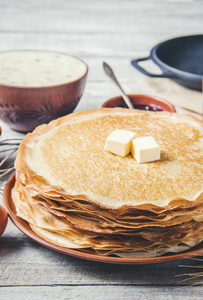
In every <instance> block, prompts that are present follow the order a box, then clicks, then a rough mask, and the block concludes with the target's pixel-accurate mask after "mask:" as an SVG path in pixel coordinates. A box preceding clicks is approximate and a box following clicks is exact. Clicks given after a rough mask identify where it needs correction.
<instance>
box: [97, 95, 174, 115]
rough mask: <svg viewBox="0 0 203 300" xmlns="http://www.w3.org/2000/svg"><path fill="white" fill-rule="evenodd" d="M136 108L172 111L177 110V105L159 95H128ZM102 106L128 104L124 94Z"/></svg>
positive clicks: (122, 105) (124, 105)
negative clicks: (123, 96)
mask: <svg viewBox="0 0 203 300" xmlns="http://www.w3.org/2000/svg"><path fill="white" fill-rule="evenodd" d="M128 96H129V98H130V100H131V102H132V104H133V106H134V108H136V109H140V110H147V111H148V110H150V111H170V112H176V110H175V107H174V106H173V105H172V104H171V103H170V102H168V101H166V100H164V99H161V98H159V97H154V96H148V95H141V94H135V95H128ZM102 107H111V108H113V107H126V108H127V106H126V104H125V102H124V100H123V98H122V96H117V97H114V98H111V99H109V100H107V101H106V102H104V104H103V105H102Z"/></svg>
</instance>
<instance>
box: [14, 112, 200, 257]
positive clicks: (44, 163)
mask: <svg viewBox="0 0 203 300" xmlns="http://www.w3.org/2000/svg"><path fill="white" fill-rule="evenodd" d="M115 129H124V130H130V131H133V132H135V133H136V137H142V136H148V135H152V136H153V137H154V139H155V140H156V141H157V143H158V144H159V145H160V149H161V159H160V160H159V161H154V162H150V163H141V164H140V163H137V161H136V160H135V159H134V158H133V156H132V155H131V154H129V155H128V156H126V157H124V158H123V157H120V156H117V155H114V154H112V153H110V152H108V151H107V150H105V147H104V145H105V141H106V139H107V137H108V136H109V134H110V133H111V132H113V131H114V130H115ZM15 167H16V183H15V187H14V189H13V191H12V197H13V201H14V203H15V206H16V211H17V214H18V216H19V217H21V218H23V219H24V220H26V221H27V222H29V225H30V226H31V228H32V230H33V231H35V232H36V233H37V234H38V235H39V236H41V237H42V238H43V239H45V240H47V241H50V242H52V243H54V244H56V245H60V246H63V247H68V248H73V249H80V250H81V251H85V252H89V253H97V254H100V255H111V254H115V255H120V256H124V257H138V256H139V257H140V256H143V257H146V256H149V257H150V256H155V255H157V256H158V255H162V254H164V253H168V252H179V251H183V250H186V249H188V248H190V247H193V246H195V245H197V244H198V243H199V242H200V241H202V240H203V122H202V121H199V120H196V119H192V118H189V117H186V116H183V115H178V114H171V113H168V112H158V113H155V112H143V111H139V110H128V109H122V108H115V109H110V108H102V109H92V110H88V111H83V112H78V113H74V114H71V115H68V116H66V117H63V118H60V119H58V120H54V121H52V122H51V123H49V124H48V125H41V126H39V127H37V128H36V129H35V130H34V131H33V132H32V133H30V134H28V135H27V136H26V137H25V139H24V140H23V141H22V143H21V145H20V148H19V152H18V156H17V159H16V163H15Z"/></svg>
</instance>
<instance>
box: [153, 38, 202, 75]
mask: <svg viewBox="0 0 203 300" xmlns="http://www.w3.org/2000/svg"><path fill="white" fill-rule="evenodd" d="M156 55H157V57H158V58H159V59H160V60H161V61H162V62H163V63H165V64H167V65H169V66H171V67H173V68H176V69H178V70H181V71H184V72H188V73H192V74H196V75H203V69H202V65H203V35H196V36H186V37H180V38H175V39H172V40H168V41H165V42H163V43H162V44H160V45H159V46H158V47H157V48H156Z"/></svg>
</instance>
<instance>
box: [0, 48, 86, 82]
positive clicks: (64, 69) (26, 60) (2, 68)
mask: <svg viewBox="0 0 203 300" xmlns="http://www.w3.org/2000/svg"><path fill="white" fill-rule="evenodd" d="M86 71H87V66H86V65H85V63H83V62H82V61H80V60H79V59H77V58H75V57H72V56H69V55H66V54H62V53H57V52H49V51H39V50H22V51H21V50H17V51H8V52H2V53H0V84H8V85H15V86H25V87H28V86H29V87H40V86H52V85H58V84H63V83H67V82H70V81H74V80H76V79H78V78H80V77H82V76H83V75H84V74H85V73H86Z"/></svg>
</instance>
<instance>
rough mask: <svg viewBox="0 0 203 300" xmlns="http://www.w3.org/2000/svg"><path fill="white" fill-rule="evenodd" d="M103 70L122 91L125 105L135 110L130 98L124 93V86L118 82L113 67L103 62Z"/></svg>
mask: <svg viewBox="0 0 203 300" xmlns="http://www.w3.org/2000/svg"><path fill="white" fill-rule="evenodd" d="M103 68H104V71H105V73H106V74H107V75H108V76H109V77H110V78H111V79H112V80H113V81H114V83H115V84H116V85H117V86H118V88H119V89H120V91H121V94H122V97H123V99H124V101H125V103H126V104H127V106H128V108H131V109H132V108H134V106H133V105H132V103H131V101H130V99H129V97H128V96H127V95H126V93H125V92H124V90H123V88H122V86H121V85H120V83H119V82H118V80H117V78H116V76H115V74H114V72H113V70H112V69H111V67H110V66H109V65H108V64H107V63H106V62H103Z"/></svg>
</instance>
